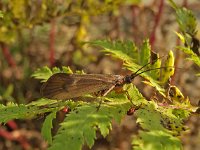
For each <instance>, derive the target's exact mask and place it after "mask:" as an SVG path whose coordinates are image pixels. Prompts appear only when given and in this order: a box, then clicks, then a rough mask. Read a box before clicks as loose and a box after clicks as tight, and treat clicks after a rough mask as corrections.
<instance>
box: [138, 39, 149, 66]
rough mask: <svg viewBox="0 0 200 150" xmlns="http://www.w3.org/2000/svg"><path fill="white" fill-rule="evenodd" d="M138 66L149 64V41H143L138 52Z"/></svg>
mask: <svg viewBox="0 0 200 150" xmlns="http://www.w3.org/2000/svg"><path fill="white" fill-rule="evenodd" d="M139 56H140V65H142V66H144V65H146V64H148V63H149V62H150V56H151V46H150V44H149V40H148V39H147V40H144V42H143V44H142V47H141V52H140V55H139Z"/></svg>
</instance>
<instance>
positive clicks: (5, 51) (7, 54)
mask: <svg viewBox="0 0 200 150" xmlns="http://www.w3.org/2000/svg"><path fill="white" fill-rule="evenodd" d="M0 46H1V50H2V53H3V55H4V57H5V59H6V61H7V63H8V64H9V66H10V67H12V68H15V67H16V66H17V65H16V62H15V60H14V58H13V57H12V55H11V53H10V51H9V48H8V46H7V45H6V44H5V43H0Z"/></svg>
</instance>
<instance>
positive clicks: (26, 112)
mask: <svg viewBox="0 0 200 150" xmlns="http://www.w3.org/2000/svg"><path fill="white" fill-rule="evenodd" d="M45 100H46V102H45ZM68 103H69V102H68V101H64V102H63V101H59V102H58V101H51V100H48V99H41V100H38V101H35V102H33V103H30V104H27V105H24V104H20V105H17V104H15V103H8V104H7V105H0V114H1V115H0V123H6V122H8V121H9V120H13V119H31V118H34V117H36V116H37V117H38V115H43V114H44V113H47V112H52V111H55V110H60V109H62V108H63V107H64V106H66V105H67V104H68Z"/></svg>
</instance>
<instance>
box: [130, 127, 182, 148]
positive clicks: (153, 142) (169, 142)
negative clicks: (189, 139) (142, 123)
mask: <svg viewBox="0 0 200 150" xmlns="http://www.w3.org/2000/svg"><path fill="white" fill-rule="evenodd" d="M132 144H133V148H134V150H144V149H145V150H172V149H173V150H181V149H182V145H181V141H180V139H178V138H177V137H173V136H172V135H171V134H169V133H167V132H164V131H159V130H157V131H155V130H153V131H149V132H145V131H140V132H139V137H136V138H134V139H133V142H132Z"/></svg>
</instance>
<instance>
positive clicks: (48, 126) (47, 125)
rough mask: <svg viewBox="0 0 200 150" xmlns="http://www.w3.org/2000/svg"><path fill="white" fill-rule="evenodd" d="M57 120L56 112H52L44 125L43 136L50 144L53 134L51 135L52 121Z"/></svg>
mask: <svg viewBox="0 0 200 150" xmlns="http://www.w3.org/2000/svg"><path fill="white" fill-rule="evenodd" d="M54 118H56V111H53V112H51V113H50V114H49V115H48V116H47V117H46V119H45V121H44V122H43V125H42V130H41V133H42V136H43V137H44V139H45V140H46V141H48V143H49V144H52V134H51V129H52V128H53V126H52V121H53V119H54Z"/></svg>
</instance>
